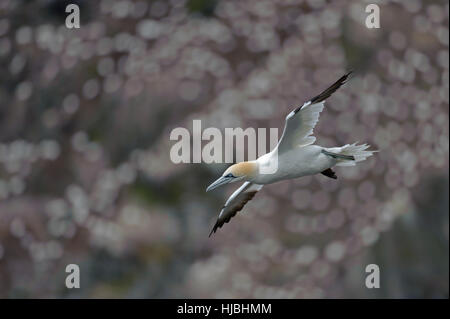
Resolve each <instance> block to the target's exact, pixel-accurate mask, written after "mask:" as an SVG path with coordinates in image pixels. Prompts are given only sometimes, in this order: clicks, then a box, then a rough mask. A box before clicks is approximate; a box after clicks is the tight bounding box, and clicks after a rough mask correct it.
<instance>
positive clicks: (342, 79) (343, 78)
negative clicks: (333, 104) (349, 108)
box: [311, 70, 353, 104]
mask: <svg viewBox="0 0 450 319" xmlns="http://www.w3.org/2000/svg"><path fill="white" fill-rule="evenodd" d="M352 73H353V70H350V71H348V72H347V73H346V74H344V75H343V76H341V77H340V78H339V80H337V81H336V82H334V83H333V84H332V85H331V86H330V87H329V88H328V89H326V90H325V91H323V92H322V93H320V94H319V95H317V96H315V97H313V98H312V99H311V104H314V103H319V102H322V101H324V100H326V99H327V98H329V97H330V96H331V94H333V93H334V92H336V91H337V89H339V88H340V87H341V86H342V85H343V84H344V83H346V82H347V79H348V77H349V76H350V74H352Z"/></svg>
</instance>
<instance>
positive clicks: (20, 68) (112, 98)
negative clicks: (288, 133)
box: [0, 0, 449, 298]
mask: <svg viewBox="0 0 450 319" xmlns="http://www.w3.org/2000/svg"><path fill="white" fill-rule="evenodd" d="M371 2H374V3H377V4H378V5H379V7H380V17H381V27H380V28H379V29H368V28H367V27H366V26H365V20H366V17H367V15H368V13H366V12H365V8H366V5H367V4H368V3H371ZM69 3H75V4H78V5H79V7H80V11H81V28H80V29H68V28H66V27H65V19H66V16H67V13H65V7H66V5H67V4H69ZM448 24H449V3H448V1H444V0H442V1H424V0H422V1H420V0H411V1H375V0H374V1H370V2H364V1H361V0H358V1H356V0H355V1H325V0H280V1H272V0H239V1H237V0H236V1H233V0H227V1H225V0H170V1H166V0H157V1H144V0H139V1H138V0H133V1H132V0H99V1H93V0H92V1H88V0H84V1H82V0H77V1H76V0H71V1H63V0H36V1H25V0H0V74H1V76H0V297H1V298H55V297H62V298H199V297H202V298H241V297H247V298H420V297H424V298H448V291H449V290H448V285H449V246H448V243H449V214H448V208H449V203H448V192H449V170H448V169H449V161H448V159H449V117H448V116H449V50H448V46H449V28H448ZM348 70H354V71H355V74H354V77H353V79H352V80H351V81H349V83H348V84H347V85H346V86H345V87H344V88H342V89H341V90H339V91H338V92H336V93H335V94H334V95H333V96H332V97H331V98H330V99H329V100H328V102H327V104H326V108H325V110H324V112H323V113H322V114H321V118H320V121H319V123H318V126H317V127H316V129H315V135H316V136H317V143H318V144H319V145H322V146H336V145H343V144H346V143H352V142H356V141H360V142H364V143H365V142H367V143H369V144H371V145H372V146H373V148H375V149H379V150H380V152H379V153H377V154H376V155H375V156H374V157H371V158H370V159H369V160H367V161H365V162H363V163H361V164H360V165H358V166H356V167H343V168H337V169H336V174H337V175H338V177H339V178H338V180H337V181H335V180H332V179H329V178H326V177H324V176H322V175H320V176H314V177H305V178H301V179H297V180H293V181H284V182H280V183H278V184H277V185H272V186H269V187H265V188H263V190H262V191H261V192H260V193H259V194H258V195H257V196H256V197H255V199H254V200H253V201H251V202H249V203H248V205H247V206H246V207H245V208H244V210H243V211H242V212H241V213H239V214H238V215H237V217H235V218H234V219H232V221H231V222H230V223H229V224H226V225H225V226H224V227H223V228H222V229H220V231H219V232H218V233H216V234H215V235H214V236H212V237H211V238H208V234H209V231H210V229H211V227H212V226H213V224H214V222H215V219H216V217H217V214H218V213H219V211H220V208H221V207H222V205H223V203H224V202H225V200H226V198H227V196H229V195H230V194H231V192H232V191H233V190H234V189H235V187H236V186H237V185H236V184H233V185H230V186H229V187H226V188H224V189H223V190H222V191H215V192H210V193H205V188H206V186H208V185H209V184H210V183H211V182H212V181H213V180H215V179H216V177H217V176H218V174H220V173H221V172H222V170H223V169H225V168H226V167H227V164H204V163H203V164H173V163H172V162H171V161H170V157H169V151H170V148H171V146H172V145H173V144H174V143H175V142H174V141H170V139H169V135H170V132H171V130H172V129H173V128H175V127H186V128H188V129H189V130H191V127H192V120H194V119H201V120H202V126H203V128H206V127H217V128H220V129H223V128H225V127H242V128H247V127H253V128H258V127H259V128H271V127H278V128H279V129H280V131H279V136H281V129H282V128H283V125H284V118H285V116H286V114H287V113H288V112H290V111H291V110H292V109H293V108H294V107H296V106H298V105H300V104H302V103H303V102H304V101H305V100H306V99H308V98H311V97H312V96H314V95H316V94H318V93H319V92H320V91H322V90H323V89H325V88H326V87H327V86H328V85H330V84H331V83H332V82H334V81H335V80H336V79H337V78H338V77H340V76H341V75H342V74H343V73H344V72H346V71H348ZM372 263H375V264H377V265H378V266H379V267H380V273H381V287H380V288H379V289H367V288H366V287H365V278H366V275H367V274H366V273H365V267H366V265H368V264H372ZM67 264H77V265H79V266H80V271H81V288H80V289H67V288H66V286H65V279H66V276H67V275H68V274H67V273H65V268H66V265H67Z"/></svg>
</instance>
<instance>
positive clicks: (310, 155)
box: [249, 145, 337, 185]
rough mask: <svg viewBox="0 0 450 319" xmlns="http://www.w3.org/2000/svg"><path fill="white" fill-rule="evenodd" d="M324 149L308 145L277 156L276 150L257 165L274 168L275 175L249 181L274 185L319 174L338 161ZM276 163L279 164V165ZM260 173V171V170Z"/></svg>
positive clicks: (266, 175)
mask: <svg viewBox="0 0 450 319" xmlns="http://www.w3.org/2000/svg"><path fill="white" fill-rule="evenodd" d="M323 149H324V148H323V147H321V146H318V145H307V146H304V147H298V148H293V149H291V150H289V151H287V152H285V153H282V154H277V152H276V150H274V151H272V152H270V153H267V154H265V155H263V156H261V157H259V158H258V159H257V160H256V161H255V164H256V165H257V166H258V168H260V167H264V166H268V167H273V166H275V165H277V166H278V167H277V170H276V172H275V173H273V174H264V173H259V172H258V174H256V175H255V176H254V177H252V178H250V179H249V181H251V182H252V183H256V184H263V185H265V184H272V183H275V182H278V181H281V180H285V179H293V178H297V177H302V176H307V175H315V174H319V173H321V172H322V171H324V170H326V169H327V168H331V167H333V166H334V165H336V162H337V160H336V159H334V158H332V157H330V156H327V155H325V154H324V153H322V150H323ZM275 162H278V163H277V164H276V163H275ZM259 171H260V169H259Z"/></svg>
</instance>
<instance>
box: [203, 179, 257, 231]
mask: <svg viewBox="0 0 450 319" xmlns="http://www.w3.org/2000/svg"><path fill="white" fill-rule="evenodd" d="M262 187H263V185H259V184H254V183H252V182H245V183H244V184H242V186H241V187H239V188H238V189H237V190H236V191H235V192H234V193H233V194H232V195H231V196H230V198H228V200H227V202H226V203H225V205H224V206H223V208H222V210H221V211H220V214H219V217H218V218H217V221H216V223H215V225H214V227H213V229H212V230H211V233H209V236H210V237H211V235H212V234H213V233H215V232H216V231H217V229H218V228H220V227H222V226H223V224H225V223H228V222H229V221H230V219H231V218H232V217H234V216H235V215H236V214H237V212H239V211H240V210H241V209H242V208H243V207H244V206H245V204H247V202H248V201H249V200H251V199H252V198H253V197H254V196H255V195H256V193H257V192H258V191H259V190H260V189H261V188H262Z"/></svg>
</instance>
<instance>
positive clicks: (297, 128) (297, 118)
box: [277, 72, 351, 153]
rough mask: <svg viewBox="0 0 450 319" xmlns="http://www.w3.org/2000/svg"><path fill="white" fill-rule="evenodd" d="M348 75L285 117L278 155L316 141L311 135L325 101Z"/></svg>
mask: <svg viewBox="0 0 450 319" xmlns="http://www.w3.org/2000/svg"><path fill="white" fill-rule="evenodd" d="M350 74H351V72H349V73H347V74H345V75H344V76H342V77H341V78H340V79H339V80H337V81H336V82H335V83H334V84H333V85H331V86H330V87H329V88H328V89H326V90H325V91H323V92H322V93H320V94H319V95H317V96H316V97H314V98H312V99H311V100H310V101H308V102H306V103H305V104H303V105H302V106H300V107H298V108H296V109H295V110H294V111H292V112H291V113H289V114H288V116H286V122H285V124H284V130H283V135H282V136H281V139H280V141H279V142H278V146H277V147H278V152H279V153H282V152H284V151H287V150H290V149H292V148H294V147H297V146H305V145H310V144H312V143H314V142H315V141H316V138H315V137H314V136H312V134H313V130H314V127H315V126H316V124H317V122H318V121H319V115H320V112H322V110H323V107H324V103H325V100H326V99H327V98H328V97H329V96H330V95H331V94H333V93H334V92H336V90H337V89H339V88H340V87H341V86H342V85H343V84H344V83H345V82H346V80H347V78H348V76H349V75H350Z"/></svg>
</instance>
